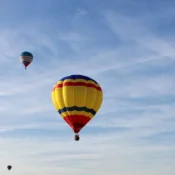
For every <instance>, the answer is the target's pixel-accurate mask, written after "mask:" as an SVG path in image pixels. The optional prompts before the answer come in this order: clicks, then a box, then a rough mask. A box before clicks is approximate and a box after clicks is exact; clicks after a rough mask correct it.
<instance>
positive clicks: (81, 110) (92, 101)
mask: <svg viewBox="0 0 175 175" xmlns="http://www.w3.org/2000/svg"><path fill="white" fill-rule="evenodd" d="M51 96H52V102H53V104H54V106H55V108H56V110H57V111H58V112H59V114H60V115H61V116H62V118H63V119H64V120H65V121H66V122H67V124H68V125H69V126H70V127H71V128H72V130H73V131H74V133H75V136H74V140H76V141H78V140H79V139H80V137H79V135H78V133H79V132H80V130H81V129H82V128H83V127H84V126H85V125H86V124H87V123H88V122H89V121H90V120H91V119H92V118H93V117H94V116H95V114H96V113H97V111H98V110H99V109H100V107H101V104H102V100H103V93H102V89H101V87H100V85H99V84H98V83H97V82H96V81H95V80H93V79H91V78H89V77H87V76H84V75H70V76H67V77H64V78H62V79H61V80H59V81H58V82H57V83H56V84H55V85H54V86H53V88H52V94H51Z"/></svg>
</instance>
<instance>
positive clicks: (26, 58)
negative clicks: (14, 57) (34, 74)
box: [19, 51, 33, 69]
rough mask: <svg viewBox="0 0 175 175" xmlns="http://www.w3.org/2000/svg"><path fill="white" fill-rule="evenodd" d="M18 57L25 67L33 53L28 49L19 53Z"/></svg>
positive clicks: (31, 59) (31, 58)
mask: <svg viewBox="0 0 175 175" xmlns="http://www.w3.org/2000/svg"><path fill="white" fill-rule="evenodd" d="M19 59H20V61H21V63H22V64H23V65H24V67H25V69H26V68H27V66H28V65H29V64H30V63H31V62H32V61H33V55H32V54H31V53H30V52H28V51H24V52H22V53H21V55H20V57H19Z"/></svg>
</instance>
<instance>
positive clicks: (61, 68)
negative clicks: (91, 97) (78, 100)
mask: <svg viewBox="0 0 175 175" xmlns="http://www.w3.org/2000/svg"><path fill="white" fill-rule="evenodd" d="M78 13H79V14H77V15H80V16H81V17H83V16H84V15H86V14H87V12H85V11H79V12H78ZM80 16H79V17H80ZM109 18H110V19H109ZM107 19H108V22H109V23H108V24H110V27H111V29H112V30H113V31H115V33H116V34H117V35H119V36H120V37H121V39H122V41H124V42H126V41H127V40H134V41H135V42H136V43H135V44H134V45H132V44H131V45H130V44H128V45H127V46H125V45H121V46H120V47H119V48H116V49H113V50H101V51H99V52H98V51H96V53H94V52H93V54H89V56H87V55H86V54H84V57H82V55H83V54H81V53H80V52H79V51H80V50H81V49H80V48H81V44H84V46H85V45H86V42H87V43H88V44H89V42H91V41H92V40H93V39H92V38H86V37H82V35H81V32H80V33H77V32H73V31H70V32H67V31H66V32H67V33H66V32H65V31H64V32H62V35H61V37H60V36H59V33H60V32H58V33H57V34H58V35H55V36H58V37H55V40H52V39H51V38H49V36H46V35H45V34H44V33H42V32H38V31H35V32H34V31H29V33H28V37H29V38H30V39H33V41H32V44H30V43H31V42H30V43H28V44H27V41H26V40H25V38H24V36H21V35H20V32H21V30H20V29H18V30H14V31H8V32H2V33H1V35H2V37H1V40H0V45H2V47H1V49H2V50H1V52H3V51H4V52H3V53H6V54H7V55H5V54H4V55H5V56H8V57H9V59H8V60H5V59H4V58H1V60H0V61H1V62H2V64H3V65H1V67H2V68H3V67H5V68H7V69H6V70H5V71H4V73H3V75H2V76H1V77H0V81H1V86H0V102H1V107H0V113H1V115H0V119H1V123H0V135H1V139H0V154H1V156H0V162H2V163H1V167H3V168H0V174H5V173H8V172H7V170H6V169H5V168H6V165H7V164H12V165H13V169H12V171H13V174H15V175H17V174H18V175H22V174H26V175H28V174H36V173H37V174H43V175H46V174H52V175H56V174H60V173H61V174H63V175H68V174H77V175H78V174H84V175H86V174H101V175H103V174H105V175H106V174H107V175H118V174H120V175H132V174H133V175H148V174H150V175H152V174H153V175H157V174H159V175H165V174H167V172H168V173H169V174H167V175H173V171H174V169H173V168H174V163H175V162H174V156H175V155H174V143H173V141H174V137H173V138H172V139H171V138H170V139H168V138H167V140H166V139H165V138H164V136H163V134H165V133H167V132H171V133H174V132H175V131H174V112H175V110H174V103H173V102H172V101H171V102H169V101H168V100H171V99H170V97H169V96H173V95H174V77H173V75H172V74H171V75H169V74H168V73H167V72H168V65H169V64H165V65H164V63H166V59H167V58H166V57H167V56H174V51H173V50H172V47H171V46H170V45H169V44H168V43H167V42H166V41H164V40H162V39H159V38H157V37H155V36H153V34H152V33H151V31H150V30H148V28H146V27H145V26H144V24H143V23H141V25H140V23H139V22H138V21H137V20H133V19H129V18H128V17H122V16H116V15H115V14H113V13H111V14H110V16H109V15H108V16H107ZM74 20H76V21H77V20H78V19H77V16H76V17H75V19H74ZM129 27H131V28H130V30H128V28H129ZM24 33H25V32H24ZM24 33H23V34H24ZM145 33H148V37H143V35H145ZM6 36H8V37H7V38H8V39H7V40H5V38H6ZM20 36H21V37H20ZM35 36H37V37H35ZM19 38H20V41H21V43H20V42H19V44H15V43H16V39H18V40H19ZM60 39H62V40H64V41H65V42H67V43H68V44H69V45H71V44H73V45H72V47H73V49H74V51H75V52H76V51H78V52H76V54H77V55H74V57H75V60H74V61H72V60H71V59H70V58H71V54H67V55H66V59H65V60H64V59H60V58H58V54H59V51H58V50H59V48H57V44H58V43H59V42H60ZM22 41H23V42H22ZM150 42H151V44H150ZM24 43H25V44H26V47H27V48H30V49H31V50H32V49H33V51H34V53H35V54H36V55H37V56H36V62H35V61H34V62H33V63H32V64H31V66H30V67H29V68H28V70H26V71H25V70H23V67H22V66H21V67H20V66H19V65H18V64H20V63H19V60H18V58H16V57H17V55H18V53H19V52H21V50H23V49H24V46H23V45H24ZM133 43H134V42H133ZM74 44H75V45H74ZM43 46H45V47H47V48H48V49H49V50H50V51H51V52H52V56H48V55H49V54H48V55H45V54H44V53H45V52H43V53H42V47H43ZM74 46H76V47H74ZM92 47H93V45H92ZM162 48H164V50H163V49H162ZM76 49H77V50H76ZM88 49H89V53H90V50H91V48H87V50H88ZM9 50H10V51H9ZM8 51H9V52H8ZM132 53H133V55H132ZM14 57H15V58H14ZM5 58H6V57H5ZM13 59H14V60H13ZM15 59H16V60H15ZM11 60H13V63H15V64H14V67H13V64H12V65H10V68H11V71H10V70H9V68H8V65H9V63H10V62H11ZM44 60H48V61H47V62H44ZM42 61H43V62H42ZM168 61H170V58H169V59H167V62H168ZM162 62H163V63H162ZM38 63H40V65H39V64H38ZM47 63H48V64H47ZM152 65H154V66H155V67H159V66H165V67H167V71H165V72H164V74H162V75H161V76H158V75H157V74H156V75H155V74H154V73H152V74H148V73H149V70H150V67H151V66H152ZM138 67H139V68H140V69H139V68H138ZM139 70H140V71H141V70H142V71H143V70H144V72H145V74H138V72H139ZM75 73H82V74H85V75H88V76H91V77H92V78H94V79H96V80H97V81H98V82H99V83H100V85H101V86H102V88H103V92H104V101H103V104H102V107H101V109H100V111H99V113H97V116H96V117H95V118H94V119H93V120H92V121H91V122H90V123H89V124H88V125H87V127H85V128H84V129H83V130H82V132H81V133H80V136H81V140H80V142H75V141H74V140H73V133H72V131H71V129H70V128H69V126H68V125H67V124H65V122H64V121H63V119H62V118H61V117H60V116H59V114H58V113H57V112H56V110H55V108H54V107H53V104H52V101H51V89H52V86H53V85H54V83H55V82H56V81H58V80H59V79H60V78H61V77H63V76H66V75H69V74H75ZM34 130H39V131H40V132H42V134H41V135H40V134H38V133H36V135H34V134H32V133H30V132H29V131H34ZM93 130H94V131H93ZM44 132H45V135H44ZM52 132H53V135H52V134H51V133H52ZM57 133H58V135H57V136H55V134H57ZM47 134H49V135H47ZM161 134H162V135H161ZM51 135H52V136H51ZM158 135H159V137H158ZM160 167H161V168H160ZM162 167H163V168H162ZM11 173H12V172H11Z"/></svg>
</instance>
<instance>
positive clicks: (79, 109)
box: [58, 106, 96, 115]
mask: <svg viewBox="0 0 175 175" xmlns="http://www.w3.org/2000/svg"><path fill="white" fill-rule="evenodd" d="M74 110H75V111H85V112H90V113H91V114H93V115H95V114H96V111H95V110H93V109H89V108H86V107H85V106H84V107H77V106H72V107H64V108H62V109H59V110H58V112H59V113H60V114H61V113H63V112H67V111H74Z"/></svg>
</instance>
